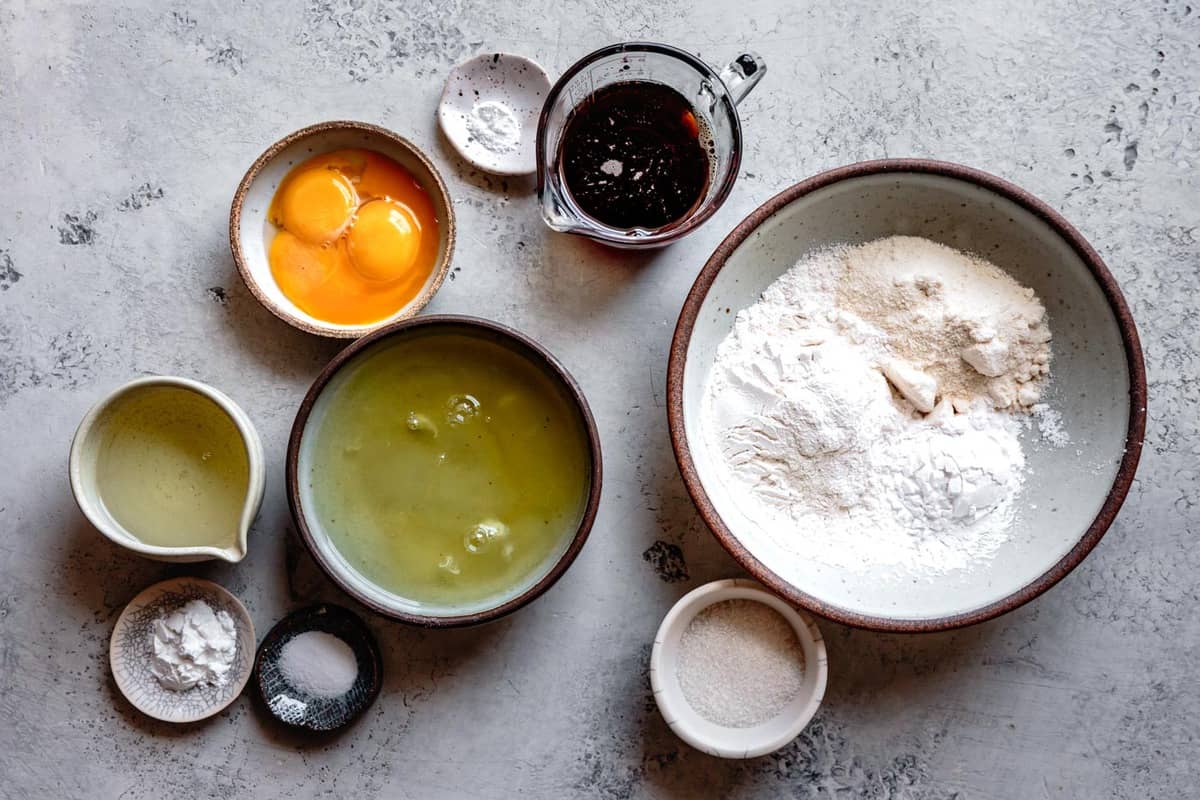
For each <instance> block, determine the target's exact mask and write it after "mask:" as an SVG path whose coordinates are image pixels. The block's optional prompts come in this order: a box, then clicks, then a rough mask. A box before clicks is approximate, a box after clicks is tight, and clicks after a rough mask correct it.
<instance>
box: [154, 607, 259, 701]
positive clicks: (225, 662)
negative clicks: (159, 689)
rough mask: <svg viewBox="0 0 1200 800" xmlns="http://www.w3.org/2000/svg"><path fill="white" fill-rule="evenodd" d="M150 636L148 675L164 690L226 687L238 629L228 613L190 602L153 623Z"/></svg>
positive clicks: (235, 647)
mask: <svg viewBox="0 0 1200 800" xmlns="http://www.w3.org/2000/svg"><path fill="white" fill-rule="evenodd" d="M150 636H151V640H150V644H151V647H152V648H153V651H154V657H153V660H152V661H151V663H150V671H151V672H152V673H153V674H154V677H155V678H157V679H158V682H159V683H161V684H162V685H163V686H164V687H165V688H167V689H170V690H172V691H176V692H183V691H187V690H188V689H191V688H192V687H194V686H223V685H224V684H225V681H226V680H227V678H228V676H229V671H230V670H231V669H232V668H233V659H234V656H235V655H236V653H237V626H236V625H235V624H234V621H233V618H232V617H231V616H229V614H228V612H226V611H214V610H213V607H212V606H210V605H209V604H208V603H206V602H204V601H203V600H190V601H188V603H187V604H186V605H184V606H181V607H180V608H177V609H175V610H174V611H171V612H170V613H168V614H163V615H162V616H161V617H159V618H158V619H156V620H155V621H154V624H153V625H152V626H151V630H150Z"/></svg>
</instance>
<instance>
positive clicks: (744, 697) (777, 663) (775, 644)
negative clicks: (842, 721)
mask: <svg viewBox="0 0 1200 800" xmlns="http://www.w3.org/2000/svg"><path fill="white" fill-rule="evenodd" d="M676 675H677V677H678V679H679V687H680V689H682V690H683V696H684V699H685V700H687V702H688V705H690V706H691V707H692V708H693V709H694V710H695V711H696V713H697V714H699V715H700V716H701V717H704V719H706V720H708V721H709V722H712V723H715V724H717V725H722V726H724V727H726V728H752V727H754V726H755V725H761V724H762V723H764V722H767V721H768V720H771V719H773V718H774V717H776V716H777V715H778V714H779V713H780V712H781V711H782V710H783V709H784V708H785V707H786V706H787V704H788V703H790V702H792V700H794V699H795V698H796V695H798V694H799V693H800V689H801V687H802V686H803V684H804V650H803V649H802V647H801V645H800V640H799V639H798V638H797V637H796V631H795V630H794V629H793V628H792V626H791V624H790V623H789V622H788V621H787V620H786V619H784V617H783V615H782V614H780V613H779V612H778V611H776V610H775V609H773V608H771V607H770V606H768V605H764V604H763V603H760V602H757V601H755V600H725V601H722V602H720V603H714V604H713V605H711V606H709V607H707V608H705V609H704V610H702V611H701V612H700V613H699V614H697V615H696V617H695V618H694V619H693V620H692V621H691V622H690V623H688V626H687V628H685V629H684V631H683V636H682V637H681V639H680V641H679V655H678V661H677V666H676Z"/></svg>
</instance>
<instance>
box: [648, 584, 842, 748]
mask: <svg viewBox="0 0 1200 800" xmlns="http://www.w3.org/2000/svg"><path fill="white" fill-rule="evenodd" d="M726 600H752V601H754V602H757V603H762V604H764V605H766V606H769V607H771V608H772V609H774V610H775V611H777V612H778V613H779V614H780V616H782V617H783V618H784V619H786V620H787V621H788V623H789V624H790V625H791V626H792V630H794V631H795V632H796V640H797V641H798V642H799V643H800V648H801V650H802V652H803V653H804V679H803V682H802V683H801V685H800V691H799V692H797V693H796V696H795V697H793V698H792V700H791V701H790V702H789V703H788V704H787V705H786V706H784V707H783V708H782V709H781V710H780V711H779V713H778V714H776V715H775V716H774V717H772V718H771V719H769V720H767V721H766V722H762V723H760V724H758V725H754V726H753V727H749V728H730V727H726V726H724V725H718V724H717V723H715V722H710V721H709V720H707V719H705V718H704V717H703V716H701V715H700V714H699V713H697V712H696V711H695V710H694V709H693V708H692V707H691V705H689V704H688V701H687V698H686V697H685V696H684V693H683V688H682V687H681V686H680V683H679V676H678V672H677V671H678V668H679V646H680V641H681V640H682V639H683V633H684V631H686V630H687V628H688V626H689V625H690V624H691V623H692V620H694V619H695V618H696V615H698V614H699V613H700V612H702V611H704V609H706V608H708V607H709V606H712V605H715V604H717V603H723V602H725V601H726ZM828 681H829V658H828V656H827V655H826V653H825V639H824V638H823V637H822V636H821V631H820V629H819V628H817V624H816V623H815V622H813V621H812V619H810V618H809V617H808V616H807V615H806V614H803V613H801V612H799V611H797V610H796V609H795V608H793V607H792V606H790V605H788V604H787V603H786V602H784V601H783V600H781V599H780V598H779V597H777V596H775V595H773V594H771V593H770V592H768V591H766V590H765V589H763V587H762V586H761V585H759V584H758V583H755V582H754V581H750V580H746V579H744V578H730V579H726V580H721V581H713V582H712V583H706V584H704V585H703V586H701V587H699V588H697V589H693V590H692V591H690V592H688V593H687V594H685V595H684V596H683V597H681V598H680V599H679V601H678V602H677V603H675V605H674V606H673V607H672V608H671V610H670V611H669V612H667V615H666V616H665V617H663V621H662V624H661V625H659V628H658V633H657V634H656V635H655V637H654V647H653V649H652V650H651V651H650V686H651V688H653V690H654V701H655V702H656V703H658V710H659V711H660V712H662V715H663V719H664V720H665V721H666V723H667V725H669V726H670V728H671V730H672V731H674V732H675V735H677V736H678V737H679V738H680V739H683V740H684V741H685V742H687V743H688V744H690V745H691V746H692V747H694V748H696V749H697V750H700V751H703V752H705V753H708V754H709V755H713V756H717V757H719V758H757V757H758V756H763V755H766V754H767V753H772V752H774V751H776V750H778V749H779V748H781V747H783V746H784V745H786V744H787V743H788V742H790V741H791V740H792V739H795V738H796V737H797V736H799V735H800V732H801V731H802V730H804V728H805V726H806V725H808V723H809V722H811V721H812V718H813V716H814V715H815V714H816V713H817V709H818V708H820V707H821V700H822V698H824V697H825V685H826V684H827V683H828Z"/></svg>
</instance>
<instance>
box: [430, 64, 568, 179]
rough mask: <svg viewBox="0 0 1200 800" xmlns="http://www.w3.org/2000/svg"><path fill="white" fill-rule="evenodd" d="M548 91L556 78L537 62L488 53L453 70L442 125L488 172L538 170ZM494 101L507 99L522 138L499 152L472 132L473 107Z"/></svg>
mask: <svg viewBox="0 0 1200 800" xmlns="http://www.w3.org/2000/svg"><path fill="white" fill-rule="evenodd" d="M548 94H550V76H549V75H547V74H546V71H545V70H544V69H542V67H541V66H540V65H539V64H538V63H537V62H536V61H531V60H530V59H528V58H525V57H524V56H518V55H513V54H511V53H486V54H484V55H481V56H476V57H475V58H472V59H471V60H470V61H464V62H463V63H461V64H459V65H458V66H457V67H455V68H454V69H453V70H451V71H450V75H449V76H448V77H447V78H446V87H445V88H444V89H443V90H442V100H441V102H440V103H439V104H438V123H439V124H440V125H441V127H442V133H444V134H446V138H447V139H448V140H449V141H450V144H451V145H453V146H454V149H455V150H457V151H458V153H459V155H461V156H462V157H463V158H465V159H466V160H467V161H468V162H470V163H471V164H473V165H475V166H476V167H478V168H479V169H481V170H483V171H484V172H490V173H492V174H493V175H529V174H532V173H533V172H535V171H537V161H536V151H537V147H536V145H537V128H538V117H539V116H540V115H541V113H542V106H543V105H544V104H545V102H546V96H547V95H548ZM489 100H490V101H496V102H500V103H503V104H504V105H506V106H507V107H508V108H509V110H511V111H512V112H513V115H514V116H515V117H516V118H517V125H518V128H519V131H520V138H519V140H518V142H517V144H516V146H515V147H513V148H512V149H511V150H507V151H505V152H501V153H497V152H493V151H492V150H489V149H488V148H487V147H484V146H483V144H481V143H480V142H479V140H478V139H477V138H476V137H475V135H474V134H473V133H472V131H471V128H470V126H469V124H468V120H469V119H470V114H471V110H472V109H473V108H474V107H475V106H476V104H478V103H483V102H487V101H489Z"/></svg>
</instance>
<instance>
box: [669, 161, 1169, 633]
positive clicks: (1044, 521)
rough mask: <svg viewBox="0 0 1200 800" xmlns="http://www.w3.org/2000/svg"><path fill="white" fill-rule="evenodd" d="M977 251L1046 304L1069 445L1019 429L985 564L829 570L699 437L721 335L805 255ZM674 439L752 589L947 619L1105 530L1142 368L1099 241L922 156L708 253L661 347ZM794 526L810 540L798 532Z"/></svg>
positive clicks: (701, 502) (833, 174) (973, 610)
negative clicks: (888, 241)
mask: <svg viewBox="0 0 1200 800" xmlns="http://www.w3.org/2000/svg"><path fill="white" fill-rule="evenodd" d="M892 235H908V236H920V237H924V238H926V239H931V240H933V241H935V242H939V243H941V244H944V245H947V246H949V247H953V248H956V249H959V250H963V251H966V252H971V253H977V254H980V255H982V256H983V257H985V258H986V259H987V260H989V261H991V262H992V263H994V264H996V265H997V266H999V267H1001V268H1002V269H1004V270H1006V271H1007V272H1009V273H1010V274H1011V275H1012V276H1013V277H1014V278H1015V279H1016V280H1017V281H1019V282H1020V283H1022V284H1023V285H1025V286H1029V287H1031V288H1032V289H1033V290H1034V291H1036V292H1037V294H1038V295H1039V296H1040V297H1041V298H1042V301H1043V302H1044V303H1045V306H1046V310H1047V313H1048V315H1049V322H1050V330H1051V332H1052V335H1053V337H1054V338H1053V341H1052V342H1051V348H1052V362H1051V380H1050V383H1049V385H1048V388H1047V392H1046V394H1045V395H1044V399H1045V402H1047V403H1048V404H1049V405H1050V406H1051V408H1053V409H1056V410H1057V411H1059V412H1060V413H1061V415H1062V424H1063V429H1064V431H1065V433H1066V434H1067V435H1068V436H1069V437H1070V444H1068V445H1066V446H1065V447H1052V446H1049V445H1047V444H1043V443H1041V442H1040V441H1038V442H1035V441H1033V440H1034V439H1035V438H1036V433H1034V432H1032V431H1029V432H1027V433H1026V434H1023V435H1022V444H1023V447H1024V450H1025V456H1026V464H1027V479H1026V481H1025V484H1024V488H1023V489H1022V492H1021V495H1020V496H1019V498H1018V501H1017V502H1018V504H1019V506H1018V509H1019V511H1018V514H1017V516H1016V518H1015V520H1014V522H1013V524H1012V528H1011V530H1010V535H1009V538H1008V541H1007V542H1006V543H1005V544H1004V545H1003V546H1002V547H1001V548H1000V549H999V551H998V552H997V553H996V554H995V556H994V557H993V558H991V559H990V560H988V561H986V562H982V563H979V564H976V565H975V566H973V567H972V568H970V569H965V570H959V571H955V572H949V573H945V574H942V575H938V576H926V575H922V576H920V577H918V576H915V575H907V574H903V571H899V572H900V574H897V571H896V570H895V569H893V568H891V567H887V568H884V567H873V566H871V565H862V566H861V567H859V568H856V569H837V568H833V567H830V566H827V565H824V564H821V563H818V562H816V561H813V560H807V559H804V558H798V557H796V556H795V555H792V554H790V553H789V552H788V551H787V550H785V549H783V548H781V547H780V546H779V545H778V544H777V543H775V542H774V541H773V540H772V538H771V537H770V536H769V535H768V534H766V532H764V531H763V530H762V529H761V528H760V527H759V526H758V525H756V524H755V523H753V522H751V521H750V520H749V519H748V518H747V517H746V516H745V515H744V514H743V513H742V512H741V511H740V510H739V507H738V502H737V498H736V497H735V496H734V493H732V492H731V491H730V490H729V489H728V488H727V487H725V486H724V485H723V482H722V480H721V478H720V475H719V472H718V468H717V461H716V457H715V456H714V454H712V453H710V452H709V450H708V448H707V446H706V444H705V442H704V438H703V436H702V433H701V430H700V413H699V407H700V402H701V398H702V396H703V393H704V386H705V382H706V381H707V379H708V375H709V372H710V370H711V368H712V365H713V361H714V358H715V355H716V351H717V346H718V345H719V344H720V343H721V342H722V341H723V340H724V338H725V337H726V335H727V334H728V333H729V332H730V330H731V328H732V327H733V323H734V319H735V317H736V316H737V312H738V311H739V310H740V309H743V308H745V307H747V306H749V305H751V304H753V303H754V302H755V301H756V300H758V298H759V296H760V295H761V294H762V292H763V290H764V289H766V288H767V287H768V286H769V285H770V284H771V283H772V282H773V281H774V280H775V279H776V278H778V277H779V276H780V275H781V274H783V273H784V272H785V271H786V270H787V269H789V268H790V267H791V266H792V265H793V264H795V263H796V262H797V261H798V260H799V259H800V258H802V257H804V256H805V255H806V254H808V253H810V252H812V251H814V250H818V249H820V248H822V247H827V246H832V245H837V244H858V243H862V242H867V241H871V240H874V239H878V238H881V237H885V236H892ZM667 384H668V385H667V403H668V417H669V420H670V427H671V442H672V445H673V447H674V449H675V455H676V459H677V461H678V462H679V468H680V471H681V473H682V475H683V480H684V483H685V484H686V485H687V488H688V491H689V492H690V494H691V496H692V499H693V500H694V501H695V502H696V505H697V507H698V508H699V510H700V513H701V515H702V516H703V517H704V519H705V521H706V522H707V523H708V526H709V528H711V529H712V531H713V533H714V535H715V536H716V537H717V539H718V540H719V541H720V542H721V544H722V545H724V547H725V548H726V549H727V550H728V551H729V552H730V553H731V554H732V555H733V556H734V558H736V559H737V560H738V561H739V562H740V563H741V564H742V566H744V567H745V568H746V569H748V570H749V571H750V572H751V573H752V574H753V575H754V576H755V577H756V578H758V579H759V580H760V581H761V582H762V583H764V584H766V585H767V586H768V587H770V588H771V589H772V590H774V591H776V592H778V593H780V594H781V595H782V596H783V597H784V598H786V599H787V600H789V601H790V602H792V603H795V604H797V605H799V606H801V607H803V608H806V609H808V610H810V611H812V612H814V613H816V614H819V615H821V616H824V617H828V618H830V619H833V620H836V621H838V622H842V623H845V624H847V625H854V626H857V627H864V628H871V629H875V630H887V631H911V632H916V631H932V630H943V629H947V628H955V627H960V626H963V625H970V624H972V623H976V622H980V621H982V620H986V619H990V618H992V617H995V616H998V615H1000V614H1003V613H1005V612H1007V611H1011V610H1012V609H1014V608H1016V607H1018V606H1020V605H1022V604H1023V603H1026V602H1028V601H1029V600H1031V599H1033V598H1034V597H1037V596H1038V595H1039V594H1041V593H1042V592H1044V591H1046V590H1047V589H1049V588H1050V587H1051V586H1053V585H1054V584H1055V583H1057V582H1058V581H1059V580H1060V579H1062V578H1063V577H1064V576H1065V575H1066V574H1067V573H1068V572H1070V571H1071V570H1072V569H1074V568H1075V567H1076V566H1077V565H1078V564H1079V563H1080V562H1081V561H1082V560H1083V559H1084V557H1085V556H1086V555H1087V554H1088V553H1089V552H1090V551H1091V550H1092V548H1093V547H1095V546H1096V544H1097V543H1098V542H1099V541H1100V538H1101V537H1102V536H1103V535H1104V532H1105V531H1106V530H1107V529H1108V527H1109V525H1110V524H1111V523H1112V521H1113V519H1114V517H1116V515H1117V511H1118V510H1119V509H1120V507H1121V503H1122V502H1123V501H1124V499H1125V495H1126V493H1127V492H1128V491H1129V487H1130V484H1131V483H1132V482H1133V476H1134V472H1135V470H1136V469H1137V463H1138V457H1139V455H1140V453H1141V448H1142V437H1143V434H1144V431H1145V424H1146V374H1145V368H1144V365H1143V361H1142V352H1141V347H1140V345H1139V343H1138V336H1137V329H1136V327H1135V326H1134V322H1133V318H1132V316H1131V315H1130V312H1129V307H1128V306H1127V305H1126V303H1125V299H1124V298H1123V297H1122V295H1121V291H1120V289H1119V288H1118V286H1117V283H1116V281H1115V280H1114V279H1113V276H1112V274H1111V273H1109V271H1108V269H1107V268H1106V267H1105V265H1104V262H1103V261H1102V260H1101V258H1100V256H1099V255H1098V254H1097V253H1096V251H1095V250H1094V249H1093V248H1092V247H1091V245H1089V244H1088V243H1087V241H1085V240H1084V238H1083V236H1081V235H1080V234H1079V232H1078V231H1076V230H1075V229H1074V228H1073V227H1071V225H1070V224H1069V223H1068V222H1067V221H1066V220H1065V219H1063V217H1062V216H1061V215H1060V214H1059V213H1058V212H1056V211H1054V210H1053V209H1052V208H1050V207H1049V206H1048V205H1046V204H1045V203H1043V202H1042V201H1040V200H1038V199H1037V198H1035V197H1033V196H1032V195H1030V194H1029V193H1028V192H1026V191H1024V190H1022V189H1020V188H1018V187H1016V186H1014V185H1012V184H1010V183H1008V182H1006V181H1003V180H1001V179H999V178H996V177H993V176H991V175H988V174H987V173H984V172H980V171H979V170H975V169H971V168H969V167H964V166H960V165H957V164H948V163H943V162H936V161H927V160H915V159H914V160H908V159H898V160H884V161H871V162H864V163H860V164H854V165H851V166H847V167H841V168H838V169H834V170H831V171H829V172H824V173H821V174H820V175H817V176H816V177H813V178H810V179H808V180H806V181H803V182H801V183H799V184H796V185H795V186H793V187H791V188H790V189H786V190H785V191H783V192H782V193H780V194H778V195H776V196H775V197H773V198H772V199H770V200H768V201H767V202H766V203H765V204H764V205H762V206H761V207H760V208H759V209H758V210H756V211H755V212H753V213H752V214H751V215H750V216H749V217H747V218H746V219H745V220H744V221H743V222H742V223H741V224H739V225H738V226H737V227H736V228H735V229H734V230H733V232H732V233H731V234H729V236H728V237H726V239H725V240H724V241H723V242H722V243H721V244H720V246H719V247H717V249H716V251H715V252H714V253H713V255H712V257H711V258H709V260H708V262H707V263H706V264H705V265H704V268H703V269H702V270H701V272H700V275H699V277H698V278H697V279H696V282H695V284H694V285H693V287H692V289H691V292H690V293H689V295H688V297H687V300H686V302H685V303H684V306H683V310H682V312H681V313H680V316H679V323H678V325H677V327H676V329H675V337H674V340H673V341H672V344H671V354H670V364H669V367H668V379H667ZM796 536H803V531H797V532H796Z"/></svg>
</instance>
